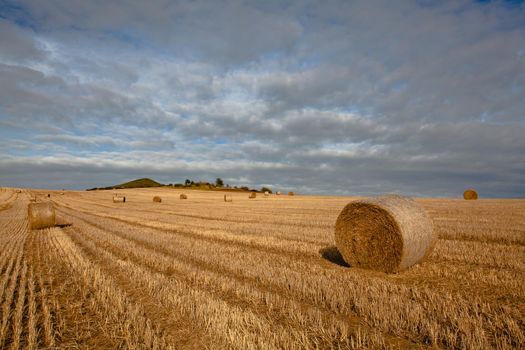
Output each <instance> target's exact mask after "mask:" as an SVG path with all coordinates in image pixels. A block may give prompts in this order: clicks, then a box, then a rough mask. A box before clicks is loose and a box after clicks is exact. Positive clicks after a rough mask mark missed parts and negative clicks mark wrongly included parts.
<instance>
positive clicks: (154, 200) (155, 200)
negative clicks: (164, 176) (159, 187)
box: [153, 196, 162, 203]
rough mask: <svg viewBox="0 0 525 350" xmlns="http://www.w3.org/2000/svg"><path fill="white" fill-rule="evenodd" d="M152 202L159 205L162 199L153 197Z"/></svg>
mask: <svg viewBox="0 0 525 350" xmlns="http://www.w3.org/2000/svg"><path fill="white" fill-rule="evenodd" d="M153 202H155V203H161V202H162V198H160V197H159V196H155V197H153Z"/></svg>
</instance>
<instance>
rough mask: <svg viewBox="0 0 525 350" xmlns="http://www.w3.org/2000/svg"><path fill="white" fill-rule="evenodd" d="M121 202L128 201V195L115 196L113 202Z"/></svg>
mask: <svg viewBox="0 0 525 350" xmlns="http://www.w3.org/2000/svg"><path fill="white" fill-rule="evenodd" d="M119 202H122V203H125V202H126V197H124V196H113V203H119Z"/></svg>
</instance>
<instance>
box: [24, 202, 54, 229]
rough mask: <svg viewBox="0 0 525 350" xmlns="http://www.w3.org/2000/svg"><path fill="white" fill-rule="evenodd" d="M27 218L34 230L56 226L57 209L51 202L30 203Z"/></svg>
mask: <svg viewBox="0 0 525 350" xmlns="http://www.w3.org/2000/svg"><path fill="white" fill-rule="evenodd" d="M27 216H28V219H29V228H30V229H32V230H35V229H41V228H47V227H53V226H55V221H56V216H55V208H54V207H53V203H51V202H42V203H29V204H28V206H27Z"/></svg>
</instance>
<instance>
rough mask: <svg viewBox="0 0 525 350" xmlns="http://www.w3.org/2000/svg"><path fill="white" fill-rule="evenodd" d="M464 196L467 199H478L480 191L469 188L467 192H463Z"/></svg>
mask: <svg viewBox="0 0 525 350" xmlns="http://www.w3.org/2000/svg"><path fill="white" fill-rule="evenodd" d="M463 198H464V199H466V200H476V199H478V192H476V190H474V189H472V188H469V189H468V190H466V191H465V192H463Z"/></svg>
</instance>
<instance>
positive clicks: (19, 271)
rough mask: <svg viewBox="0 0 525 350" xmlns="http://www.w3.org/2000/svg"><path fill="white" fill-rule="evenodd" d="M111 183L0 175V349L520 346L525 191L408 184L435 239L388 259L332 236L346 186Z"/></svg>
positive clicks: (523, 340)
mask: <svg viewBox="0 0 525 350" xmlns="http://www.w3.org/2000/svg"><path fill="white" fill-rule="evenodd" d="M47 193H50V194H51V198H50V200H52V201H53V202H54V204H55V208H56V210H57V215H58V216H59V218H60V220H61V223H66V222H67V223H69V224H71V225H68V226H63V227H55V228H51V229H45V230H38V231H30V230H28V228H27V204H28V203H29V201H30V198H31V197H32V196H35V195H36V196H38V198H39V200H48V199H47ZM119 193H122V194H125V195H126V197H127V198H126V203H113V202H112V195H113V192H111V191H95V192H68V191H66V192H65V193H64V194H63V195H61V194H60V192H58V191H49V192H42V191H31V190H22V191H21V192H20V193H17V192H16V191H15V190H13V189H5V188H4V189H1V190H0V349H4V348H5V349H19V348H25V349H42V348H44V349H47V348H49V349H53V348H60V349H71V348H82V349H95V348H104V349H113V348H123V349H143V348H144V349H168V348H173V349H203V348H209V349H223V348H225V349H228V348H231V349H313V348H319V349H330V348H334V349H353V348H356V349H357V348H370V349H381V348H401V349H405V348H409V349H414V348H423V349H425V348H429V349H430V348H457V349H488V348H497V349H511V348H525V283H524V281H525V200H510V199H509V200H478V201H463V200H459V199H458V200H453V199H446V200H445V199H420V200H418V201H419V202H420V203H421V204H422V205H423V206H424V208H425V209H426V210H427V212H428V213H429V215H430V216H431V218H432V220H433V223H434V229H435V230H436V231H437V232H438V234H439V238H440V239H439V241H438V243H437V245H436V248H435V250H434V252H433V253H432V255H431V256H430V258H429V260H428V261H426V262H424V263H423V264H421V265H417V266H415V267H413V268H411V269H409V270H407V271H404V272H401V273H398V274H392V275H387V274H384V273H379V272H371V271H366V270H361V269H356V268H351V267H347V266H344V263H343V262H342V261H341V259H340V257H339V256H338V254H337V250H336V249H335V248H334V246H333V244H334V236H333V235H334V224H335V220H336V218H337V215H338V214H339V212H340V211H341V209H342V208H343V207H344V205H345V204H346V203H347V202H348V201H350V200H351V199H352V198H350V197H314V196H293V197H291V196H290V197H289V196H270V197H269V198H265V197H263V196H260V195H259V196H258V197H257V198H256V199H248V194H244V193H243V194H239V193H233V194H232V197H233V202H231V203H226V202H224V201H223V193H221V192H199V191H188V192H185V193H187V194H188V199H187V200H180V199H179V194H180V193H181V192H180V191H177V190H172V189H141V190H121V191H119ZM155 195H159V196H161V197H162V200H163V201H162V203H153V202H152V197H153V196H155Z"/></svg>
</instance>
